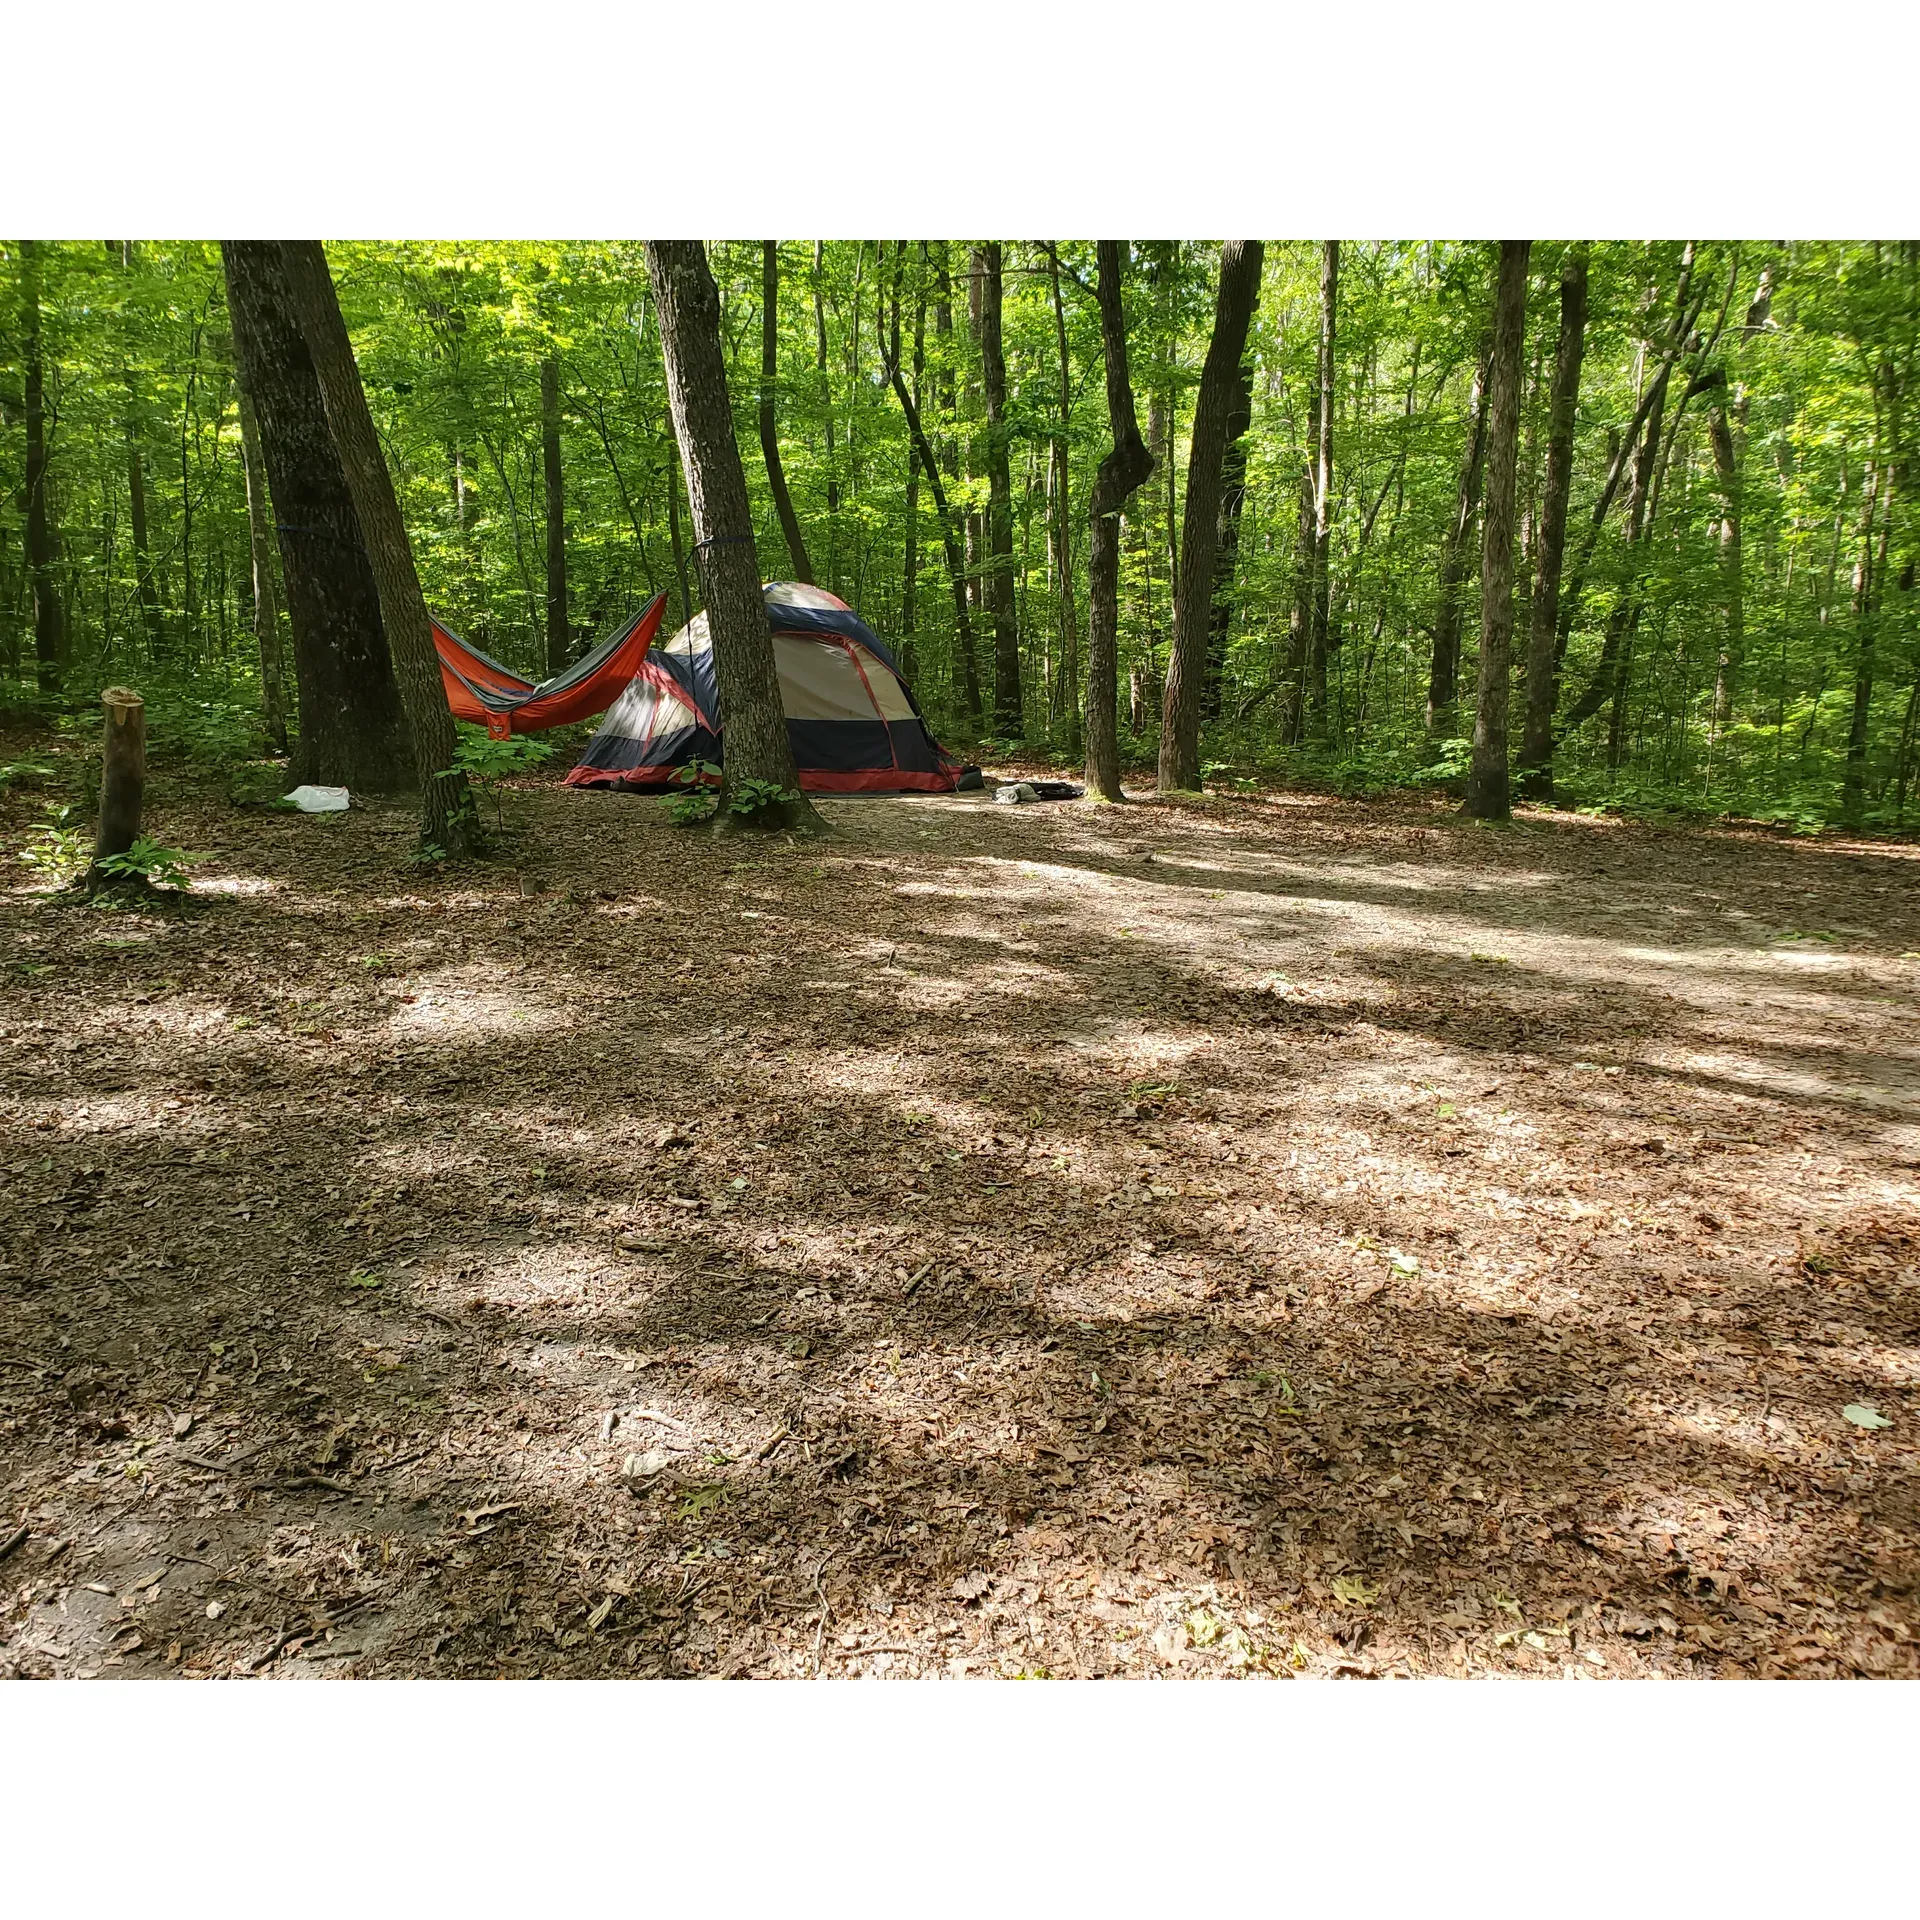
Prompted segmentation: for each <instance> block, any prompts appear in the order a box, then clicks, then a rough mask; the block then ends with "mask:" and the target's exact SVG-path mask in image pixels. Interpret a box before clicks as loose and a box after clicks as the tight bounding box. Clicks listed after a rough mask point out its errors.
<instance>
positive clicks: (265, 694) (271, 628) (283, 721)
mask: <svg viewBox="0 0 1920 1920" xmlns="http://www.w3.org/2000/svg"><path fill="white" fill-rule="evenodd" d="M236 359H237V356H236ZM236 384H237V385H238V388H239V397H240V466H241V472H242V474H243V476H244V478H245V480H246V488H247V546H248V554H249V557H250V559H251V561H252V564H253V635H254V638H255V640H256V641H258V642H259V646H260V717H261V720H262V722H263V723H264V725H265V727H266V730H267V738H268V739H269V740H270V741H271V742H272V743H273V750H274V752H276V753H285V752H286V751H287V749H288V739H287V654H286V644H285V634H284V633H283V631H282V626H281V615H280V584H279V582H278V581H277V580H275V578H274V577H273V510H272V509H271V508H270V507H269V506H268V505H267V477H266V472H265V470H264V468H263V467H262V465H261V461H260V423H259V421H258V419H257V418H256V417H255V415H254V410H253V396H252V395H251V394H250V393H249V392H248V391H247V383H246V375H245V372H244V370H242V371H241V373H240V377H239V379H238V381H237V383H236Z"/></svg>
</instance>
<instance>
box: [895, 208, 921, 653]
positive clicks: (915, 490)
mask: <svg viewBox="0 0 1920 1920" xmlns="http://www.w3.org/2000/svg"><path fill="white" fill-rule="evenodd" d="M905 259H906V242H905V241H904V240H903V241H902V242H901V243H900V253H899V256H898V260H899V261H900V262H904V260H905ZM926 268H927V243H926V242H925V241H924V240H922V241H921V242H920V275H919V279H918V281H917V282H916V284H915V286H914V290H913V404H914V406H915V407H916V408H917V407H918V406H919V405H920V400H921V392H922V385H923V381H924V378H925V375H926V370H927V282H926ZM894 295H895V302H896V305H895V308H894V324H895V326H896V328H897V327H898V325H899V319H900V315H899V307H898V304H897V303H898V298H899V285H898V276H897V274H896V277H895V288H894ZM899 358H900V348H899V344H898V338H897V335H896V339H895V344H894V349H893V360H894V361H895V362H897V361H898V360H899ZM919 632H920V453H919V449H918V448H916V447H912V446H909V448H908V449H907V537H906V541H905V543H904V551H903V552H902V553H901V556H900V646H901V655H902V660H903V663H904V664H905V666H906V669H907V679H908V682H909V684H911V683H912V682H913V681H914V680H915V679H916V678H917V677H918V675H919V671H920V644H919V639H918V635H919Z"/></svg>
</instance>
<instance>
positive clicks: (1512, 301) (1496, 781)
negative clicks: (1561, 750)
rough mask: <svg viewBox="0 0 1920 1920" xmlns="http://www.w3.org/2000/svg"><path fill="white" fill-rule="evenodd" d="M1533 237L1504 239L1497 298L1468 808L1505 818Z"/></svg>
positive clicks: (1507, 813)
mask: <svg viewBox="0 0 1920 1920" xmlns="http://www.w3.org/2000/svg"><path fill="white" fill-rule="evenodd" d="M1532 246H1533V243H1532V241H1530V240H1502V241H1501V242H1500V277H1499V281H1498V284H1497V288H1496V291H1495V294H1494V303H1493V353H1492V359H1491V364H1490V366H1489V370H1488V378H1487V506H1486V513H1485V515H1484V517H1483V520H1482V533H1481V546H1480V670H1479V673H1478V675H1477V677H1476V684H1475V689H1474V693H1475V698H1474V716H1473V763H1472V765H1471V767H1470V768H1469V770H1468V773H1467V812H1468V813H1469V814H1471V815H1472V817H1473V818H1474V819H1476V820H1505V819H1507V818H1508V817H1509V816H1510V815H1511V813H1512V805H1511V803H1510V801H1509V798H1508V793H1507V693H1508V685H1509V681H1510V678H1511V664H1512V650H1513V535H1514V506H1515V491H1516V489H1515V484H1514V482H1515V468H1516V462H1517V459H1518V456H1519V451H1520V385H1521V377H1522V370H1523V367H1524V363H1525V358H1526V337H1527V259H1528V256H1529V254H1530V252H1531V250H1532Z"/></svg>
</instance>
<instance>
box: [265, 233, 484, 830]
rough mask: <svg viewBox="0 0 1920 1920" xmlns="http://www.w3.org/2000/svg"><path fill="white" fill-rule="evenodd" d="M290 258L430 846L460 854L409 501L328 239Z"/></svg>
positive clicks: (463, 808)
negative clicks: (391, 464) (403, 501)
mask: <svg viewBox="0 0 1920 1920" xmlns="http://www.w3.org/2000/svg"><path fill="white" fill-rule="evenodd" d="M280 257H281V262H282V268H283V271H284V272H285V274H286V280H287V291H288V294H289V295H290V296H291V298H292V302H293V311H294V313H295V315H296V316H297V317H298V319H299V322H300V331H301V333H302V334H303V335H304V337H305V339H306V342H307V349H308V351H309V352H310V353H311V354H312V356H313V370H314V373H315V375H316V376H317V377H318V379H319V382H320V396H321V398H322V400H323V401H324V402H325V403H326V411H327V426H328V428H329V429H330V430H331V432H332V435H333V444H334V446H335V447H336V449H338V452H339V456H340V466H341V470H342V471H343V472H344V473H345V474H346V477H347V489H348V491H349V492H350V493H351V494H352V496H353V511H354V517H355V518H356V519H357V520H358V521H359V522H360V534H361V538H362V539H363V540H364V541H365V542H366V548H367V558H368V559H369V560H370V561H371V562H372V563H373V577H374V582H375V585H376V586H377V588H378V590H379V596H380V622H381V625H382V626H383V627H385V629H386V633H387V643H388V645H389V647H390V648H391V649H392V653H393V666H394V679H395V682H396V684H397V685H398V686H399V689H400V704H401V707H402V709H403V711H404V712H405V714H406V720H407V732H408V735H409V736H410V737H411V739H412V742H413V766H414V776H415V778H416V779H417V780H418V781H419V784H420V844H421V846H422V847H423V848H429V847H432V848H438V849H440V850H441V853H442V855H443V857H446V858H459V857H460V856H462V855H464V854H466V853H469V852H471V851H472V850H473V848H474V845H475V842H476V840H477V838H478V824H477V823H478V815H477V814H476V812H475V810H474V804H473V796H472V794H471V792H470V791H469V789H468V786H467V776H466V775H465V774H464V773H462V772H461V771H460V770H459V769H458V768H456V767H455V766H454V764H453V751H454V745H455V735H454V729H453V715H452V713H451V712H449V711H448V708H447V695H446V687H445V685H444V683H443V682H442V680H441V678H440V656H439V654H438V653H437V652H436V651H435V650H434V644H433V627H432V623H431V621H430V620H429V618H428V615H427V602H426V597H425V595H424V594H423V593H422V592H421V590H420V576H419V574H418V573H417V572H416V571H415V569H414V564H413V547H412V544H411V542H410V541H409V540H408V538H407V528H406V522H405V521H404V520H403V519H402V518H401V517H400V503H399V501H398V500H397V499H396V498H395V497H394V491H393V476H392V475H391V474H390V473H388V471H387V462H386V456H385V455H384V454H383V453H382V452H381V450H380V437H379V435H378V433H377V432H376V431H375V429H374V424H373V415H372V414H371V413H370V412H369V411H368V409H367V394H366V389H365V388H364V387H363V386H362V385H361V383H360V368H359V366H358V364H357V363H356V361H355V360H354V357H353V342H352V341H351V340H350V339H349V338H348V335H347V323H346V320H345V318H344V316H343V315H342V314H341V312H340V300H339V296H338V295H337V294H336V293H335V291H334V286H333V275H332V273H331V272H330V271H329V270H328V267H327V256H326V251H325V249H324V248H323V247H322V245H321V243H320V242H319V241H318V240H284V241H282V242H281V243H280Z"/></svg>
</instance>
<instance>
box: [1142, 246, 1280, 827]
mask: <svg viewBox="0 0 1920 1920" xmlns="http://www.w3.org/2000/svg"><path fill="white" fill-rule="evenodd" d="M1264 251H1265V250H1264V248H1263V246H1262V244H1261V242H1260V241H1258V240H1228V241H1226V242H1224V243H1223V244H1222V246H1221V249H1220V286H1219V290H1218V293H1217V294H1216V296H1215V299H1214V308H1213V337H1212V339H1211V340H1210V341H1209V343H1208V345H1207V358H1206V363H1205V365H1204V366H1203V367H1202V368H1201V371H1200V391H1199V393H1198V394H1197V395H1196V397H1195V399H1194V406H1193V436H1192V439H1191V441H1190V442H1189V446H1188V453H1187V509H1186V522H1185V527H1184V530H1183V538H1182V541H1181V547H1180V575H1179V579H1178V582H1177V583H1176V585H1175V588H1174V597H1173V645H1172V647H1171V648H1170V649H1169V651H1168V656H1167V690H1166V697H1165V703H1164V706H1163V708H1162V712H1161V722H1160V775H1159V779H1160V790H1161V791H1162V792H1163V793H1169V792H1179V791H1185V792H1192V791H1194V790H1196V789H1197V788H1198V787H1199V785H1200V704H1201V695H1202V691H1203V687H1204V683H1205V680H1206V673H1207V640H1208V636H1209V634H1210V632H1211V630H1212V626H1213V590H1214V560H1215V556H1216V553H1217V551H1218V547H1219V537H1220V492H1221V483H1222V469H1223V466H1224V463H1225V460H1226V453H1227V447H1228V444H1229V440H1230V429H1231V425H1232V419H1233V411H1234V405H1235V402H1236V400H1237V399H1238V397H1239V393H1240V389H1241V381H1242V375H1241V363H1242V361H1243V360H1244V359H1245V357H1246V351H1247V328H1248V327H1249V325H1251V323H1252V320H1253V310H1254V307H1255V305H1256V304H1257V303H1258V301H1259V298H1260V266H1261V261H1262V258H1263V256H1264Z"/></svg>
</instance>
